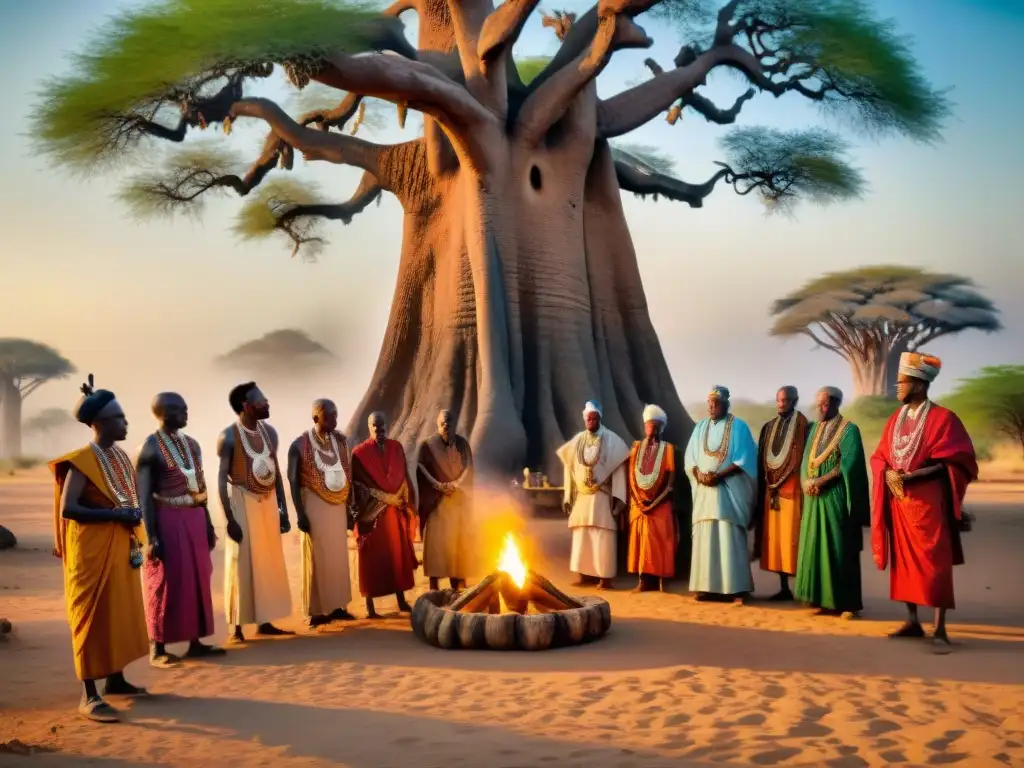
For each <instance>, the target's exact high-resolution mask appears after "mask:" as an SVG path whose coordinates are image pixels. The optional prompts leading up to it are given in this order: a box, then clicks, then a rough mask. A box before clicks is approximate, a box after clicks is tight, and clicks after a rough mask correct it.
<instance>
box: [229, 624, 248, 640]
mask: <svg viewBox="0 0 1024 768" xmlns="http://www.w3.org/2000/svg"><path fill="white" fill-rule="evenodd" d="M228 642H229V643H233V644H234V643H244V642H245V635H243V634H242V628H241V627H235V631H234V632H232V633H231V635H230V636H229V637H228Z"/></svg>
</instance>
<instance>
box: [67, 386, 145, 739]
mask: <svg viewBox="0 0 1024 768" xmlns="http://www.w3.org/2000/svg"><path fill="white" fill-rule="evenodd" d="M82 393H83V397H82V399H81V400H80V401H79V402H78V405H77V407H76V408H75V418H76V419H78V421H80V422H81V423H83V424H85V425H86V426H89V427H92V430H93V434H94V437H93V441H92V442H91V443H90V444H89V445H87V446H85V447H84V448H80V449H78V450H77V451H72V452H71V453H69V454H67V455H66V456H62V457H61V458H59V459H56V460H54V461H52V462H50V465H49V466H50V470H51V471H52V472H53V477H54V481H55V490H54V554H55V555H56V556H57V557H59V558H60V559H61V560H62V561H63V564H64V596H65V600H66V603H67V613H68V624H69V625H70V627H71V646H72V649H73V650H74V656H75V672H76V673H77V675H78V679H79V680H81V681H82V682H83V684H84V686H85V691H84V693H83V696H82V701H81V704H80V705H79V707H78V711H79V713H80V714H81V715H82V716H83V717H85V718H87V719H89V720H94V721H97V722H103V723H110V722H116V721H117V720H118V719H119V716H118V712H117V710H116V709H114V708H113V707H112V706H111V705H110V704H108V703H107V702H106V701H104V699H103V698H102V697H101V696H100V694H99V692H98V691H97V689H96V681H97V680H100V679H104V678H105V680H106V683H105V686H104V689H103V693H104V695H107V696H145V695H146V691H145V689H143V688H139V687H137V686H134V685H132V684H131V683H129V682H128V681H127V680H125V677H124V668H125V667H127V666H128V665H129V664H130V663H131V662H133V661H135V660H136V659H141V658H145V657H146V656H148V655H149V640H148V638H147V637H146V616H145V611H144V608H143V603H142V584H141V581H140V578H139V570H138V569H139V568H140V567H141V566H142V545H143V542H144V535H143V529H142V512H141V510H140V505H139V493H138V488H137V486H136V483H135V469H134V467H133V466H132V461H131V459H129V458H128V455H127V454H126V453H125V452H124V451H123V450H121V448H119V447H118V446H117V445H116V443H118V442H121V441H123V440H124V439H125V438H126V437H127V435H128V421H127V420H126V419H125V416H124V411H123V410H122V409H121V406H120V405H119V404H118V402H117V400H116V399H115V398H114V393H113V392H110V391H108V390H105V389H99V390H93V388H92V376H91V375H90V376H89V383H88V384H85V385H83V386H82Z"/></svg>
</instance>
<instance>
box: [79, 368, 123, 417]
mask: <svg viewBox="0 0 1024 768" xmlns="http://www.w3.org/2000/svg"><path fill="white" fill-rule="evenodd" d="M92 384H93V378H92V374H91V373H90V374H89V382H88V383H87V384H83V385H82V388H81V389H82V397H81V399H80V400H79V401H78V404H77V405H75V412H74V417H75V419H76V420H77V421H79V422H81V423H82V424H85V426H87V427H91V426H92V425H93V422H95V421H96V420H97V419H98V418H100V417H101V416H102V415H103V411H105V410H107V409H108V407H109V406H110V404H111V403H113V402H114V393H113V392H111V391H110V390H109V389H93V388H92Z"/></svg>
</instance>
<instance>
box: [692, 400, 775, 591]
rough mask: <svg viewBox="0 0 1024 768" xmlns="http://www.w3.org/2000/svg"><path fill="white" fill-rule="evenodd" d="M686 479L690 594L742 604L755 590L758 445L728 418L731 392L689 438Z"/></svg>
mask: <svg viewBox="0 0 1024 768" xmlns="http://www.w3.org/2000/svg"><path fill="white" fill-rule="evenodd" d="M685 466H686V475H687V477H689V478H691V482H690V487H691V492H692V494H693V516H692V518H691V519H692V525H693V528H692V530H693V549H692V550H691V552H692V557H691V562H690V591H691V592H695V593H696V596H697V599H698V600H704V599H706V598H707V597H708V596H709V595H720V596H727V595H728V596H732V597H733V598H735V599H736V600H737V601H742V600H743V598H745V597H746V595H748V594H749V593H750V592H752V591H753V589H754V580H753V576H752V575H751V573H750V556H749V551H748V546H747V530H748V529H749V528H750V525H751V522H752V520H753V514H754V497H755V494H756V489H757V443H756V442H755V441H754V436H753V435H752V434H751V432H750V427H748V426H747V425H746V423H745V422H743V421H741V420H740V419H737V418H736V417H735V416H733V415H732V414H730V413H729V390H728V389H727V388H726V387H722V386H715V387H713V388H712V390H711V392H710V393H709V394H708V418H706V419H704V420H702V421H701V422H700V423H699V424H697V426H696V427H694V430H693V433H692V434H691V435H690V442H689V443H688V444H687V446H686V458H685Z"/></svg>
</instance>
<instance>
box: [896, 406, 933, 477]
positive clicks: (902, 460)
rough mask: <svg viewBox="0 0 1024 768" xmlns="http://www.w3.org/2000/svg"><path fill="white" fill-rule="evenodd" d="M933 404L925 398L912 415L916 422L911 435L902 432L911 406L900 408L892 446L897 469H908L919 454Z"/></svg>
mask: <svg viewBox="0 0 1024 768" xmlns="http://www.w3.org/2000/svg"><path fill="white" fill-rule="evenodd" d="M931 405H932V401H931V400H925V401H924V404H923V405H922V406H921V407H920V408H919V409H918V411H917V413H916V414H915V415H914V416H911V418H912V419H914V421H915V422H916V423H915V424H914V431H913V432H911V433H910V434H909V435H902V434H901V433H902V432H903V425H904V424H905V423H906V421H907V417H908V416H910V406H909V405H904V406H903V407H902V408H900V415H899V416H897V417H896V425H895V426H894V427H893V430H892V445H891V446H890V450H891V452H892V458H893V463H894V464H895V468H896V469H902V470H906V469H907V468H909V467H910V465H911V464H912V463H913V461H914V457H915V456H917V452H918V450H919V449H920V448H921V439H922V438H923V437H924V426H925V420H926V419H927V418H928V411H929V409H930V408H931Z"/></svg>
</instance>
